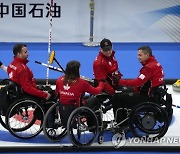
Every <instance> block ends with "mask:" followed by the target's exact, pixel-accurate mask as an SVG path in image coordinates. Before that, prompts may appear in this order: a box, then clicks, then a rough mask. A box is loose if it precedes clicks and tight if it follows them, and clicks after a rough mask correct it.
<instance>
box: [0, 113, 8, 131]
mask: <svg viewBox="0 0 180 154" xmlns="http://www.w3.org/2000/svg"><path fill="white" fill-rule="evenodd" d="M0 123H1V125H2V126H3V127H4V128H5V129H7V126H6V123H5V116H3V115H0Z"/></svg>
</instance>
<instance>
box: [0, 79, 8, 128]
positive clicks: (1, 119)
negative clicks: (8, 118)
mask: <svg viewBox="0 0 180 154" xmlns="http://www.w3.org/2000/svg"><path fill="white" fill-rule="evenodd" d="M9 84H10V80H9V79H3V80H1V81H0V89H1V88H2V87H5V86H8V85H9ZM4 112H5V109H2V110H1V111H0V123H1V125H2V126H3V127H4V128H5V129H7V126H6V123H5V115H6V114H5V113H4Z"/></svg>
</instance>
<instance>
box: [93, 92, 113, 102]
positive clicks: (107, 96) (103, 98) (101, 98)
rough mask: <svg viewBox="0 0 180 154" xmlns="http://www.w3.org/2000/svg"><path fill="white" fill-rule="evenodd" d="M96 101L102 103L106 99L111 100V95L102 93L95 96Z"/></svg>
mask: <svg viewBox="0 0 180 154" xmlns="http://www.w3.org/2000/svg"><path fill="white" fill-rule="evenodd" d="M95 97H96V98H97V99H99V100H101V101H104V100H106V99H107V98H111V97H112V95H111V94H108V93H106V92H102V93H101V94H98V95H96V96H95Z"/></svg>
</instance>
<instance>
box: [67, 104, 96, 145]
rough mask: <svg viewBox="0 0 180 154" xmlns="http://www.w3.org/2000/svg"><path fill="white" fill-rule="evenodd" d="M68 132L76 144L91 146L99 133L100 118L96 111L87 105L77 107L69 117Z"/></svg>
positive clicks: (72, 141)
mask: <svg viewBox="0 0 180 154" xmlns="http://www.w3.org/2000/svg"><path fill="white" fill-rule="evenodd" d="M67 133H68V136H69V139H70V141H71V143H72V144H73V145H74V146H76V147H85V146H90V145H91V144H92V143H93V142H94V140H95V139H96V137H97V133H98V120H97V117H96V115H95V114H94V112H93V111H92V110H91V109H90V108H87V107H80V108H77V109H75V110H74V111H73V112H72V113H71V115H70V117H69V119H68V123H67Z"/></svg>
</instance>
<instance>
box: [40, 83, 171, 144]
mask: <svg viewBox="0 0 180 154" xmlns="http://www.w3.org/2000/svg"><path fill="white" fill-rule="evenodd" d="M121 92H122V91H116V93H121ZM93 97H95V98H97V100H98V103H97V106H96V109H93V110H92V109H90V108H88V107H85V106H81V107H79V108H76V109H75V110H74V111H73V112H72V113H71V115H70V117H69V119H68V122H67V127H65V126H63V125H62V123H61V122H62V116H61V112H60V103H59V102H57V103H56V104H54V105H53V106H51V108H50V109H49V110H48V111H47V113H46V115H45V118H44V122H43V132H44V135H45V137H46V138H47V139H48V140H50V141H54V142H55V141H59V140H61V139H63V138H64V137H65V136H66V135H68V136H69V139H70V141H71V143H72V144H73V145H74V146H76V147H83V146H90V145H91V144H92V143H93V142H94V140H95V139H96V138H97V141H98V143H99V144H102V143H103V140H104V136H103V134H104V132H105V131H112V132H113V133H117V132H118V133H121V134H122V135H124V134H123V133H124V132H125V131H126V130H127V129H128V130H130V131H131V133H132V134H133V135H134V136H135V137H139V138H141V137H146V138H148V139H151V140H156V139H160V138H161V137H163V136H164V135H165V134H166V132H167V130H168V127H169V125H170V122H171V119H172V114H173V109H172V97H171V94H168V93H167V88H166V87H165V86H164V87H160V88H159V91H158V93H157V94H155V96H154V98H155V101H154V102H144V103H140V104H139V105H137V106H135V107H134V108H133V109H126V108H120V109H118V110H117V112H116V114H115V115H114V114H113V111H112V104H111V99H112V96H111V95H109V94H107V93H101V94H99V95H96V96H93ZM122 110H123V111H125V113H126V118H125V119H124V120H122V121H121V122H119V123H117V120H116V119H117V113H118V112H122ZM124 123H127V127H125V128H123V129H122V128H121V126H122V124H124Z"/></svg>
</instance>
